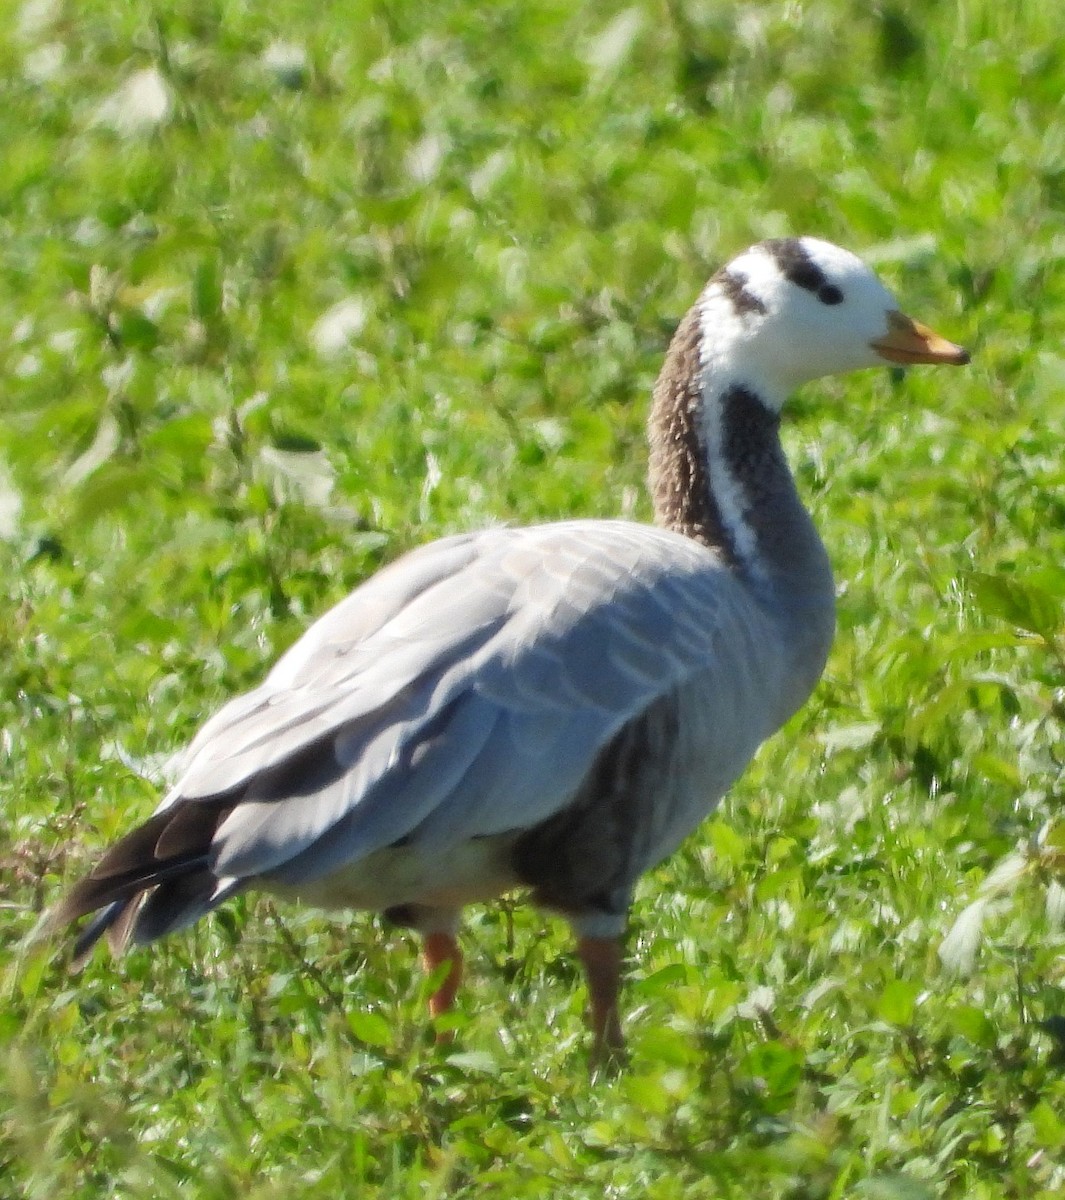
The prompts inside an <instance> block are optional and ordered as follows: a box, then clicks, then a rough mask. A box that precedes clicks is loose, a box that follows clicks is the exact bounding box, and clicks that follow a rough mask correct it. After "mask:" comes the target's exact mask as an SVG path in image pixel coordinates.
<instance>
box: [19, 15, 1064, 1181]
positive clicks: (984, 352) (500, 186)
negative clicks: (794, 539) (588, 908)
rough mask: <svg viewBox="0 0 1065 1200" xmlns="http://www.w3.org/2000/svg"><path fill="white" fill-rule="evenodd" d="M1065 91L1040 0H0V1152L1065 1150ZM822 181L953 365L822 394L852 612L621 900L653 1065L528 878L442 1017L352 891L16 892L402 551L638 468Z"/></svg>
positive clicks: (426, 1176)
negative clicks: (604, 1000)
mask: <svg viewBox="0 0 1065 1200" xmlns="http://www.w3.org/2000/svg"><path fill="white" fill-rule="evenodd" d="M1063 94H1065V39H1063V38H1062V36H1061V20H1060V15H1059V14H1058V13H1057V12H1056V10H1055V9H1054V6H1052V5H1048V4H1046V3H1043V2H1042V0H1039V2H1036V0H1019V2H1018V3H1016V4H1012V5H1006V4H1002V3H1001V2H1000V0H951V2H947V0H939V2H929V0H922V2H921V3H918V2H917V0H877V2H875V3H858V2H857V0H818V2H817V3H812V2H804V0H790V2H788V3H745V4H737V3H732V2H730V0H639V2H634V3H628V4H618V5H614V4H608V3H593V2H591V0H565V2H564V3H563V2H562V0H521V2H515V0H505V2H501V3H494V4H470V3H468V2H459V0H436V2H435V3H433V4H426V3H421V4H414V3H403V2H402V0H391V2H374V0H343V2H338V0H318V2H317V3H312V4H308V3H297V2H296V0H273V3H271V4H269V5H255V4H252V3H248V2H247V0H168V2H167V3H165V4H163V3H157V4H153V3H148V2H146V0H133V2H131V3H128V4H115V3H113V2H112V0H25V2H24V3H22V4H21V5H17V6H12V7H11V8H9V9H8V10H7V14H6V18H5V21H4V23H3V30H2V32H0V145H2V146H3V152H2V169H0V236H2V251H0V370H2V373H3V380H4V382H3V393H4V400H3V408H2V414H0V577H2V579H3V588H2V599H0V604H2V606H3V608H2V613H0V672H2V680H3V684H2V688H0V706H2V712H3V734H2V743H0V754H2V760H3V768H2V771H0V860H2V861H0V866H2V871H3V875H2V883H0V913H2V926H0V943H2V945H3V963H2V965H0V970H2V974H0V987H2V992H0V996H2V999H0V1131H2V1142H0V1195H2V1196H4V1197H5V1198H6V1197H8V1196H26V1197H41V1198H48V1200H53V1198H54V1197H59V1196H61V1197H64V1198H67V1200H74V1198H89V1197H93V1198H95V1197H99V1196H102V1195H107V1196H114V1197H123V1198H127V1197H128V1198H133V1197H143V1198H152V1200H158V1198H160V1197H164V1198H165V1197H169V1196H174V1197H177V1196H183V1197H187V1196H196V1197H205V1198H211V1200H213V1198H218V1200H222V1198H229V1197H253V1198H256V1200H265V1198H267V1197H286V1198H288V1197H291V1196H309V1197H317V1196H323V1197H324V1196H329V1197H371V1196H381V1197H389V1198H392V1197H394V1198H396V1200H402V1198H408V1197H409V1198H414V1197H418V1198H428V1197H445V1196H446V1197H473V1196H477V1197H493V1196H498V1197H508V1198H517V1197H525V1196H528V1197H534V1196H535V1197H543V1196H566V1197H577V1198H579V1197H597V1198H598V1197H603V1196H607V1197H614V1196H617V1197H620V1196H641V1197H648V1198H654V1200H669V1198H674V1197H676V1198H680V1197H684V1198H685V1200H691V1198H699V1197H759V1198H760V1197H789V1198H796V1200H798V1198H822V1197H824V1198H828V1197H851V1196H854V1197H868V1198H873V1200H925V1198H929V1197H966V1198H973V1200H978V1198H988V1200H991V1198H994V1200H1001V1198H1002V1197H1050V1196H1059V1195H1061V1188H1062V1187H1063V1186H1065V1080H1063V1074H1062V1072H1063V1067H1065V1034H1063V1029H1065V978H1063V957H1062V954H1063V951H1065V929H1063V926H1065V890H1063V888H1062V886H1061V884H1060V882H1059V880H1060V879H1061V877H1062V874H1063V861H1065V826H1063V825H1062V824H1061V823H1060V820H1059V817H1058V814H1059V810H1060V806H1061V798H1062V793H1063V779H1062V770H1063V768H1062V763H1063V760H1065V739H1063V716H1065V708H1063V700H1062V695H1063V692H1062V689H1063V687H1065V657H1063V646H1065V641H1063V635H1062V629H1061V623H1062V609H1061V600H1060V596H1061V592H1062V582H1063V569H1062V563H1063V561H1065V498H1063V497H1065V492H1063V485H1065V467H1063V459H1062V452H1061V446H1062V431H1063V423H1065V420H1063V411H1065V409H1063V401H1062V397H1063V393H1065V357H1063V354H1062V349H1061V347H1062V334H1063V331H1065V227H1063V222H1062V208H1063V203H1065V118H1063V111H1062V95H1063ZM804 232H808V233H814V234H819V235H822V236H825V237H828V238H830V239H833V240H836V241H839V242H841V243H843V244H844V245H846V246H848V247H851V248H853V249H854V250H856V251H858V252H860V253H862V254H864V255H865V256H866V257H867V258H868V259H869V260H870V261H872V262H874V263H875V264H876V265H877V266H878V267H879V268H880V269H881V271H882V273H883V274H884V276H885V277H886V278H887V279H888V281H889V282H890V283H891V284H892V285H893V286H894V287H895V288H896V290H897V291H898V293H899V295H900V297H901V298H902V300H903V303H904V305H905V306H906V307H907V308H908V309H909V310H910V311H911V312H912V313H913V314H914V315H916V316H918V317H920V318H921V319H923V320H926V321H928V322H929V323H930V324H932V325H934V326H935V327H936V328H938V329H940V330H941V331H942V332H943V333H945V334H946V335H947V336H949V337H951V338H954V339H955V340H958V341H961V342H963V343H965V344H966V345H968V346H969V347H970V348H971V349H972V351H973V353H974V362H973V365H972V366H971V367H970V368H969V369H968V370H966V371H964V372H950V373H948V372H935V371H931V370H928V371H914V372H912V373H910V374H909V375H907V377H906V378H905V379H903V378H902V375H901V373H898V372H896V373H891V372H888V371H884V372H881V373H867V374H865V375H862V376H859V377H856V378H851V379H848V380H845V381H834V382H831V383H828V384H825V385H823V386H817V387H815V388H811V389H807V390H806V391H805V392H804V393H803V394H801V395H800V396H799V397H798V398H797V399H796V401H795V403H794V404H793V405H792V409H791V422H790V424H789V426H788V434H787V437H788V446H789V451H790V454H791V457H792V461H793V462H794V464H795V468H796V470H797V472H798V475H799V477H800V480H801V485H802V488H803V490H804V493H805V494H806V496H808V498H809V501H810V504H811V506H812V508H813V511H814V513H815V515H816V518H817V521H818V523H819V525H820V526H821V528H822V530H823V532H824V535H825V539H826V541H827V543H828V544H829V546H830V548H831V551H832V554H833V557H834V561H835V565H836V568H837V572H838V578H839V593H840V626H841V627H840V630H839V635H838V639H837V644H836V647H835V651H834V654H833V657H832V660H831V663H830V666H829V669H828V672H827V675H826V678H825V680H824V682H823V683H822V685H821V686H820V688H819V689H818V691H817V693H816V696H815V698H814V700H813V701H812V702H811V703H810V704H809V705H808V707H807V708H806V709H805V710H804V712H803V713H802V714H800V716H799V717H797V718H796V719H795V720H794V721H793V722H792V724H791V725H790V727H789V728H788V729H787V730H786V731H785V732H784V733H783V734H782V735H780V736H778V737H777V738H776V740H775V741H773V742H772V743H771V744H770V745H769V746H767V747H766V748H765V750H764V751H763V753H762V754H761V755H760V757H759V759H758V761H757V763H756V764H755V765H754V767H753V768H752V769H751V770H750V771H749V772H748V774H747V775H746V777H745V778H744V780H743V781H742V782H741V783H740V785H739V786H738V787H737V788H736V789H735V790H734V792H733V794H732V796H731V798H730V799H729V800H728V801H727V803H726V804H725V806H724V807H723V809H722V811H721V813H720V815H719V816H717V817H715V818H714V819H713V820H712V821H710V822H708V823H707V824H706V826H705V827H704V828H703V829H702V830H701V831H700V833H699V834H698V835H697V836H696V837H694V838H693V839H691V841H690V842H689V843H688V844H687V845H686V846H685V847H684V848H683V850H682V851H681V852H680V853H678V854H677V855H676V856H675V857H674V858H673V860H672V861H671V862H669V863H668V864H666V865H665V866H663V867H662V868H661V869H659V870H657V871H656V872H654V873H653V875H652V876H650V877H649V878H648V879H647V880H646V882H645V885H644V886H643V888H642V890H641V892H640V894H639V898H638V903H637V905H636V908H635V913H634V918H633V925H632V930H631V937H630V949H631V959H632V961H631V970H630V973H629V977H630V982H629V984H628V987H627V993H626V1008H627V1010H628V1017H627V1023H628V1030H629V1034H630V1039H631V1046H632V1061H631V1065H630V1068H629V1069H628V1070H627V1071H626V1072H624V1073H623V1074H621V1075H620V1076H619V1077H617V1078H615V1079H609V1080H600V1081H598V1082H597V1083H596V1084H595V1085H594V1086H593V1085H591V1084H590V1082H589V1079H588V1076H587V1067H586V1049H587V1041H586V1036H585V1032H584V1028H583V1024H582V1008H583V1004H584V998H583V989H582V987H581V985H580V981H579V979H578V976H577V972H576V970H575V968H574V965H573V962H572V960H571V959H570V957H569V956H568V953H567V950H568V947H567V939H566V935H565V931H564V930H563V929H562V928H561V927H560V926H559V925H558V924H557V923H556V922H553V921H552V920H551V919H549V918H546V917H544V916H542V915H540V914H538V913H536V912H534V911H530V910H528V909H525V908H521V907H515V908H513V909H512V908H511V907H510V906H509V905H504V904H501V905H496V906H491V907H488V908H485V909H481V910H477V911H475V912H472V913H471V914H470V920H469V926H468V932H467V935H466V945H467V948H468V951H469V956H470V974H471V979H470V983H469V986H468V987H467V989H466V991H465V994H464V997H463V1000H462V1007H461V1011H460V1013H459V1014H458V1017H457V1018H456V1023H457V1026H458V1029H457V1037H456V1040H455V1043H454V1045H453V1046H452V1047H451V1048H450V1049H447V1050H438V1049H436V1048H434V1047H433V1046H432V1045H431V1044H430V1043H429V1041H428V1039H427V1033H426V1029H425V1022H424V1018H423V1012H424V1000H425V983H424V982H423V981H422V980H421V978H420V974H419V971H418V969H417V962H416V953H415V948H414V947H413V946H412V945H411V944H410V943H409V941H408V939H407V938H406V937H405V936H403V935H402V934H399V933H396V932H394V931H389V930H387V929H384V928H382V927H381V926H380V924H379V922H378V921H377V920H376V919H375V918H373V917H371V916H356V917H352V918H350V919H348V918H338V919H328V918H326V917H324V916H323V915H321V914H316V913H311V912H304V911H298V910H295V909H290V908H286V907H283V906H280V905H274V904H273V903H271V902H269V901H267V900H261V899H248V900H246V901H241V902H239V903H236V904H233V905H230V906H229V907H228V909H227V910H226V911H225V912H222V913H219V914H217V915H216V917H214V918H212V919H210V920H207V921H205V922H203V923H202V924H201V925H200V926H199V927H197V928H196V929H195V930H193V931H191V932H190V933H188V934H187V935H182V936H178V937H174V938H173V939H171V940H170V941H168V942H166V943H165V944H163V945H160V946H159V947H158V948H157V949H156V950H154V951H153V952H151V953H145V952H138V953H133V954H131V955H129V956H128V957H126V958H125V959H124V960H122V961H121V962H119V963H113V962H111V961H109V960H108V958H107V956H106V955H99V956H98V957H97V958H96V959H95V960H94V961H93V962H92V963H91V965H90V966H89V967H88V968H87V969H86V970H85V971H84V973H83V974H81V975H80V976H77V977H71V976H70V975H69V974H68V973H67V971H66V969H65V965H64V959H63V955H62V953H59V952H57V950H56V948H55V947H54V946H48V947H44V948H42V947H40V946H37V947H34V946H33V945H31V944H29V943H28V942H27V940H26V939H27V935H28V934H29V933H30V931H31V930H32V929H33V927H34V925H35V923H36V921H37V919H38V916H39V913H40V911H41V910H42V907H43V906H44V905H46V904H47V903H48V902H50V901H51V900H53V899H54V898H55V897H56V896H57V895H58V894H59V892H60V891H61V888H62V886H63V884H64V882H65V881H68V880H70V879H72V878H73V877H74V876H75V875H76V874H77V873H78V872H79V871H81V870H82V869H83V868H84V867H85V865H86V863H87V862H88V861H89V859H90V856H91V855H92V853H93V851H94V850H96V849H98V848H99V847H100V846H101V845H103V843H105V842H107V841H108V840H109V839H111V838H112V837H114V836H115V835H116V834H118V833H119V832H120V831H121V830H124V829H125V828H127V827H128V826H129V825H130V824H131V822H132V821H133V820H134V819H136V818H138V817H141V816H143V815H146V814H147V813H148V812H149V811H150V810H151V808H152V806H153V804H154V800H155V796H156V790H157V786H158V785H159V783H160V781H161V779H162V777H163V774H164V765H165V763H166V760H167V757H168V756H169V755H170V754H171V753H172V752H173V751H175V750H176V749H177V748H179V747H180V746H181V745H182V743H183V742H185V741H186V739H187V738H188V737H189V736H190V735H191V734H192V733H193V731H194V730H195V729H196V727H197V726H198V724H199V723H200V722H201V721H202V719H203V718H204V717H205V716H206V715H207V714H208V713H209V712H210V711H212V710H213V709H214V708H215V707H216V706H217V705H219V704H220V703H221V702H222V701H223V700H224V699H226V698H227V697H228V696H231V695H232V694H234V693H235V692H237V691H239V690H240V689H243V688H245V687H248V686H249V685H251V684H253V683H255V682H256V681H257V680H258V679H259V678H260V677H261V675H262V674H263V673H264V671H265V668H266V667H267V665H268V664H269V663H270V662H271V661H272V660H273V659H274V658H275V656H276V655H277V654H278V653H279V652H280V651H281V650H283V649H284V648H285V647H286V646H288V645H289V644H290V643H291V642H292V641H293V640H294V639H295V637H296V636H297V635H298V634H299V632H300V631H301V630H302V629H303V628H305V627H306V625H307V624H308V623H309V621H310V620H311V618H312V617H313V616H314V615H315V614H317V613H320V612H322V611H323V610H324V609H325V608H326V607H327V606H328V605H329V604H330V603H331V602H332V601H334V600H336V599H338V598H339V597H341V596H342V595H344V594H345V593H346V592H347V591H348V590H349V589H350V588H351V587H352V586H353V585H355V584H356V583H358V581H359V580H361V579H363V578H364V577H365V576H366V575H367V574H368V573H370V572H371V571H373V570H374V569H375V568H376V567H378V566H379V565H380V564H381V563H383V562H385V561H387V560H389V559H391V558H393V557H395V556H396V555H397V554H399V553H400V552H401V551H403V550H405V549H406V548H408V547H410V546H413V545H415V544H416V543H418V542H421V541H423V540H426V539H428V538H431V537H435V536H438V535H440V534H444V533H447V532H450V531H454V530H459V529H465V528H469V527H472V526H479V525H483V524H485V523H488V522H493V521H511V522H520V521H534V520H542V519H552V518H558V517H566V516H571V515H575V514H585V515H603V516H606V515H614V514H619V513H623V514H627V515H632V516H634V517H638V518H644V517H646V516H647V515H648V504H647V500H646V498H645V495H644V492H643V475H644V468H645V454H644V448H643V422H644V417H645V411H646V401H647V397H648V395H649V392H650V389H651V385H652V382H653V379H654V376H655V373H656V371H657V369H658V366H659V363H660V360H661V357H662V353H663V350H664V348H665V345H666V342H667V340H668V337H669V334H670V331H671V329H672V328H673V326H674V325H675V323H676V322H677V320H678V319H679V317H680V316H681V315H682V313H683V312H684V310H685V309H686V307H687V306H688V305H689V304H690V302H691V300H692V299H693V297H694V296H695V294H696V292H697V291H698V289H699V287H700V286H701V284H702V283H703V281H704V279H705V278H706V276H707V275H708V274H709V273H710V272H711V271H712V270H713V269H714V268H715V267H716V266H717V265H719V264H720V263H721V262H722V261H724V260H726V259H728V258H729V257H731V256H732V254H733V253H735V252H736V251H738V250H739V249H741V248H742V247H744V246H745V245H747V244H749V243H750V242H752V241H754V240H757V239H759V238H762V237H765V236H770V235H780V234H790V233H804ZM1056 821H1058V822H1059V823H1057V824H1055V822H1056Z"/></svg>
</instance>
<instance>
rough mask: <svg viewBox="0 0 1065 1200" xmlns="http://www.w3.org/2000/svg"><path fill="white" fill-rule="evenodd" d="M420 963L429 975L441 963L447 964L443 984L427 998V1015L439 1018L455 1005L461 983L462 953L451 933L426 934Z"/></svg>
mask: <svg viewBox="0 0 1065 1200" xmlns="http://www.w3.org/2000/svg"><path fill="white" fill-rule="evenodd" d="M422 963H423V964H424V965H425V970H426V974H429V975H431V974H432V973H433V972H434V971H435V970H436V969H437V968H438V967H439V966H440V965H441V963H447V964H448V971H447V974H446V975H445V976H444V982H443V983H441V985H440V986H439V987H438V988H437V989H436V991H435V992H433V994H432V995H431V996H430V997H429V1015H430V1016H433V1017H439V1016H440V1014H441V1013H446V1012H447V1011H448V1010H449V1009H450V1008H451V1007H452V1006H453V1005H454V1003H455V996H456V995H457V993H458V990H459V984H460V983H461V982H462V951H461V950H460V949H459V944H458V940H457V939H456V938H455V935H454V934H453V933H441V932H439V931H438V932H436V933H427V934H426V935H425V937H424V939H423V940H422Z"/></svg>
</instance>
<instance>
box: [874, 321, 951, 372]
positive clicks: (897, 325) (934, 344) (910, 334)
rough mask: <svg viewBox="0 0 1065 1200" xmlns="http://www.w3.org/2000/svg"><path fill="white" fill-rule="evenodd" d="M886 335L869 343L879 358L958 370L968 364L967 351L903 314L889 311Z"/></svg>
mask: <svg viewBox="0 0 1065 1200" xmlns="http://www.w3.org/2000/svg"><path fill="white" fill-rule="evenodd" d="M887 324H888V327H887V332H886V333H885V334H884V335H883V336H882V337H879V338H876V339H875V340H874V341H872V342H870V345H871V346H872V347H873V349H874V350H875V351H876V352H877V354H879V355H880V357H881V358H886V359H887V360H888V362H896V363H906V364H907V365H908V364H910V363H949V364H950V365H951V366H955V367H961V366H964V365H965V363H967V362H968V361H969V351H968V350H965V349H963V348H962V347H961V346H956V345H955V344H954V343H953V342H948V341H947V339H946V338H944V337H940V336H939V334H938V333H935V332H934V331H933V330H931V329H929V328H928V326H927V325H922V324H921V323H920V321H915V320H913V318H912V317H908V316H906V314H905V313H900V312H897V311H896V312H889V313H888V315H887Z"/></svg>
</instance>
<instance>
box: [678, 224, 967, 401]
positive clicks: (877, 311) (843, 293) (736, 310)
mask: <svg viewBox="0 0 1065 1200" xmlns="http://www.w3.org/2000/svg"><path fill="white" fill-rule="evenodd" d="M699 312H700V324H701V326H702V329H701V332H702V339H701V340H702V349H703V360H704V367H705V368H707V369H709V370H710V371H711V372H712V373H713V374H714V375H715V376H718V377H720V376H721V375H726V376H728V375H731V376H732V377H733V379H736V380H737V381H744V382H748V383H749V384H751V385H753V389H754V390H755V391H756V392H757V394H758V395H759V397H760V398H761V400H762V401H763V403H765V404H766V406H767V407H769V408H772V409H774V410H779V409H780V407H781V405H782V404H783V402H784V400H785V399H786V397H787V396H788V394H789V393H790V392H791V391H793V390H794V389H795V388H797V387H799V386H800V385H801V384H803V383H807V382H809V381H810V380H812V379H817V378H820V377H821V376H824V375H836V374H842V373H844V372H848V371H856V370H860V369H862V368H865V367H875V366H883V365H885V364H886V363H905V364H911V363H948V364H953V365H961V364H963V363H966V362H968V361H969V356H968V354H967V353H966V351H965V350H963V349H962V348H961V347H960V346H956V345H954V343H953V342H948V341H947V340H946V339H945V338H942V337H940V336H939V335H938V334H936V333H934V332H933V331H932V330H931V329H929V328H927V326H924V325H922V324H920V323H919V322H917V321H914V320H913V319H912V318H910V317H907V316H906V315H905V314H904V313H903V312H902V311H901V310H900V307H899V304H898V301H897V300H896V299H895V297H894V296H893V295H892V294H891V292H890V291H889V290H888V288H886V287H885V286H884V284H883V283H882V282H881V281H880V279H879V278H878V277H877V275H876V274H875V272H873V271H872V270H871V269H870V268H869V267H867V266H866V265H865V263H863V262H862V260H861V259H860V258H858V257H857V256H856V255H854V254H851V253H850V252H849V251H847V250H843V249H841V248H840V247H839V246H834V245H832V244H831V243H830V242H824V241H821V240H819V239H818V238H811V237H802V238H778V239H773V240H771V241H766V242H760V243H758V244H757V245H756V246H752V247H751V248H750V249H749V250H746V251H744V252H743V253H742V254H740V255H739V256H738V257H737V258H734V259H733V260H732V261H731V262H730V263H729V264H728V265H727V266H726V267H724V268H723V269H722V270H721V271H719V272H718V273H717V275H715V276H714V278H713V279H712V280H711V281H710V284H709V285H708V286H707V289H706V291H705V292H704V293H703V296H702V298H701V301H700V304H699Z"/></svg>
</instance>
